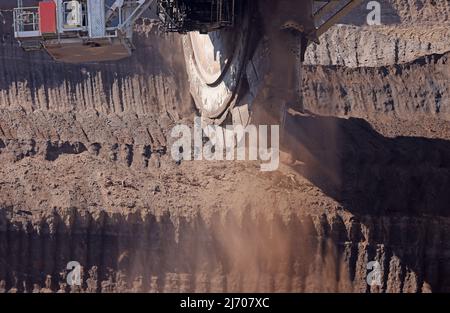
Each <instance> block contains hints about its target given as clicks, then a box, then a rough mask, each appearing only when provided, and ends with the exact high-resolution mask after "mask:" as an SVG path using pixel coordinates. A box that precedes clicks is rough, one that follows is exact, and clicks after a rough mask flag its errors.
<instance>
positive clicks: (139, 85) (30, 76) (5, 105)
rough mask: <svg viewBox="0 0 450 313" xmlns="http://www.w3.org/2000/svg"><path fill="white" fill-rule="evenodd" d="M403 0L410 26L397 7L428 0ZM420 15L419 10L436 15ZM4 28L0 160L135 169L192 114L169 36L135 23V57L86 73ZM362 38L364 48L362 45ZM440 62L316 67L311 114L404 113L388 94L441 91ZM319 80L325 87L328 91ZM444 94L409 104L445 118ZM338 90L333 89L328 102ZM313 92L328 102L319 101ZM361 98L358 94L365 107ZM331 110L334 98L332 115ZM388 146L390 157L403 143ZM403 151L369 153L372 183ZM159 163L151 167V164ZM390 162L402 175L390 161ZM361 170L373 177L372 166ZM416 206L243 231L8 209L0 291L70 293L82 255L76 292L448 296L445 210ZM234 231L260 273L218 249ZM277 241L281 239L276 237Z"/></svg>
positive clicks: (71, 210)
mask: <svg viewBox="0 0 450 313" xmlns="http://www.w3.org/2000/svg"><path fill="white" fill-rule="evenodd" d="M429 2H430V3H431V2H433V3H441V1H429ZM442 2H444V1H442ZM395 3H397V4H398V7H399V8H401V10H400V11H401V12H403V13H401V14H400V16H401V18H402V19H403V20H405V21H408V22H409V21H410V20H411V19H413V17H410V13H405V12H407V11H405V10H404V6H400V4H401V3H405V5H406V4H407V5H408V7H409V8H410V10H412V11H414V10H416V5H417V6H420V5H419V4H418V3H427V2H426V1H406V0H405V1H396V2H395ZM13 4H15V1H12V0H11V1H2V4H1V6H2V8H3V7H10V6H12V5H13ZM430 5H431V4H425V5H424V7H425V8H429V7H430ZM441 9H442V6H440V5H439V7H438V10H436V11H435V12H444V13H442V15H439V16H443V15H444V14H445V10H441ZM408 12H409V11H408ZM418 12H419V13H418V14H419V16H422V15H423V16H432V15H429V14H428V13H427V14H425V13H423V14H422V13H420V12H422V11H420V10H419V11H418ZM439 14H441V13H439ZM411 16H412V15H411ZM5 25H6V26H5ZM7 25H8V23H6V24H4V25H2V26H0V27H1V30H0V35H1V36H2V38H3V41H2V45H1V47H0V62H1V65H0V66H1V69H2V70H1V71H0V108H1V114H0V157H1V158H2V164H3V165H5V166H7V165H10V164H15V163H16V162H19V161H23V160H25V161H26V160H27V159H30V158H31V157H35V156H38V157H40V158H41V159H42V160H45V161H46V162H47V161H48V162H53V161H55V160H57V159H58V157H59V156H63V155H66V154H73V155H78V154H80V153H90V154H92V155H93V156H95V157H100V158H104V159H105V160H110V162H117V163H119V164H121V165H124V166H127V167H130V168H131V169H137V170H140V169H145V168H148V167H154V168H156V169H157V168H158V167H160V166H161V163H164V162H165V161H164V160H166V159H167V158H166V151H167V143H166V133H165V132H166V131H167V126H168V125H170V124H172V123H173V122H174V121H177V120H178V119H179V118H182V117H184V115H183V112H187V113H191V112H192V111H190V110H191V102H190V97H189V96H188V94H187V92H186V91H185V90H187V88H185V84H186V82H185V77H184V74H183V72H182V71H181V70H180V69H179V67H177V66H178V65H179V64H180V63H179V62H180V61H179V60H178V59H177V58H171V57H170V56H171V55H172V53H171V52H172V51H176V53H179V52H180V50H179V45H178V43H177V40H176V39H172V38H168V39H167V38H166V39H164V41H163V42H168V44H167V45H168V46H169V47H172V50H170V49H169V50H165V49H164V46H163V48H162V49H161V48H155V47H158V43H160V42H161V40H160V38H159V37H158V36H156V35H155V34H154V33H152V32H147V29H148V28H147V26H148V25H147V26H146V25H138V26H137V28H138V33H137V38H136V39H137V47H138V50H137V51H136V54H135V56H133V57H132V58H131V59H129V60H125V61H122V62H119V63H113V64H93V65H83V66H78V65H66V64H55V63H53V62H51V60H50V59H49V58H48V56H46V55H45V54H43V53H31V54H28V53H24V52H22V51H21V50H20V49H19V48H18V47H17V44H15V43H14V40H13V39H12V38H11V32H10V29H9V28H8V27H7ZM155 43H156V46H155ZM363 44H364V42H361V46H362V45H363ZM173 47H176V48H173ZM380 49H381V48H380ZM161 51H163V52H161ZM164 51H165V52H164ZM162 54H164V55H162ZM366 57H367V59H370V58H369V57H368V56H366ZM446 58H447V56H446V55H442V56H433V57H425V58H424V59H422V60H425V61H421V60H419V61H412V62H409V63H405V64H400V65H397V66H390V67H376V68H372V69H364V68H356V69H343V68H334V67H315V66H310V67H308V68H307V70H306V72H307V75H306V78H305V79H306V85H305V94H306V95H305V99H306V101H309V102H308V103H309V104H308V105H309V106H310V107H311V108H312V109H315V110H318V111H320V112H326V113H329V114H336V115H340V114H347V115H352V114H355V115H364V114H366V111H365V107H370V108H374V110H376V109H377V108H379V110H378V111H380V112H381V113H384V112H385V109H384V108H385V107H388V108H391V107H397V106H400V107H401V106H402V103H403V102H401V101H400V100H401V97H400V95H401V93H402V92H405V91H398V92H397V93H394V92H393V91H392V90H394V88H397V90H403V88H404V86H407V85H409V84H411V86H413V85H414V84H415V82H416V80H417V75H422V76H424V77H430V79H425V80H424V81H423V84H422V85H421V87H422V88H424V90H425V91H426V90H432V94H435V92H436V91H435V90H436V86H435V85H436V84H437V83H436V82H435V81H434V80H433V79H432V77H434V75H448V74H445V71H447V70H445V69H447V68H448V62H447V61H446ZM426 60H431V61H426ZM319 63H320V62H319ZM172 65H177V66H172ZM443 69H444V70H445V71H443ZM419 72H420V74H418V73H419ZM330 77H331V78H332V79H330ZM334 77H335V78H334ZM445 77H447V78H448V76H444V78H445ZM360 79H362V80H365V81H367V82H368V83H367V84H365V85H363V84H361V86H360V89H358V93H357V94H359V95H361V96H349V95H352V94H356V92H353V93H351V92H349V91H348V90H349V89H351V88H354V87H353V86H354V83H355V81H358V80H360ZM323 81H327V82H328V83H327V84H328V85H327V86H326V88H325V87H323V86H324V85H323V84H325V83H323ZM320 82H322V83H320ZM386 82H389V84H388V83H386ZM320 84H322V87H321V85H320ZM439 88H441V91H440V92H441V93H442V94H441V95H440V96H438V97H431V99H430V93H429V92H417V95H414V96H415V97H414V101H417V102H418V103H424V107H425V108H426V110H425V112H426V113H429V114H435V113H436V103H433V102H430V101H433V99H434V101H436V99H438V100H439V99H441V100H440V101H441V104H440V105H439V108H440V112H441V114H444V113H445V112H447V113H448V110H449V109H448V102H443V101H448V100H445V99H448V89H445V88H444V87H439ZM447 88H448V87H447ZM330 90H337V91H339V93H337V94H335V96H333V97H331V98H330V95H329V91H330ZM373 90H376V92H374V91H373ZM390 90H391V91H390ZM411 92H412V91H411ZM411 92H410V91H408V90H407V91H406V94H405V96H410V95H411ZM394 94H395V95H396V96H395V97H394V96H393V95H394ZM317 98H319V99H322V100H321V101H320V102H317V100H316V99H317ZM313 99H314V101H313ZM360 99H364V106H365V107H364V106H363V105H362V104H360V102H359V100H360ZM437 102H438V103H439V101H437ZM324 103H329V104H328V105H326V107H325V108H324V107H322V106H323V105H325V104H324ZM444 104H445V105H444ZM180 108H181V110H180ZM336 108H337V109H336ZM349 108H351V109H349ZM415 110H416V109H415V107H412V108H408V107H406V106H404V107H403V108H402V109H400V111H399V112H400V113H401V112H406V113H405V116H406V115H408V114H409V113H411V112H415ZM411 116H414V115H411ZM356 127H360V126H356ZM361 129H362V130H364V129H365V127H363V126H361ZM350 130H351V129H350ZM353 130H355V129H353ZM371 138H372V140H373V139H374V138H375V137H371ZM355 140H356V139H355ZM386 140H387V139H380V138H379V139H377V140H376V143H377V144H381V145H382V147H384V146H385V141H386ZM355 143H358V141H356V142H355ZM377 144H375V145H374V147H375V149H377V148H376V147H378V146H377ZM399 149H400V148H399ZM381 150H382V148H380V150H377V151H381ZM130 151H134V153H130ZM136 151H137V152H136ZM149 151H153V153H149ZM390 151H396V150H395V143H392V146H391V148H390ZM400 152H401V153H400ZM400 152H399V153H398V154H394V153H393V154H389V153H388V154H387V155H388V157H387V159H382V158H381V159H380V160H381V161H380V162H379V163H377V162H376V161H377V158H374V159H373V161H374V162H375V164H378V165H379V167H375V169H377V168H380V171H379V172H377V173H378V174H377V175H381V174H380V173H384V172H383V170H382V166H383V165H385V164H386V163H389V162H390V161H389V160H392V156H395V155H404V153H405V152H404V151H400ZM406 152H407V151H406ZM352 153H353V154H350V156H351V160H360V161H361V160H362V158H365V157H367V155H363V154H359V153H358V151H354V150H352ZM155 155H156V156H158V158H157V159H156V160H154V159H153V158H152V157H153V156H155ZM376 155H377V154H376V153H375V154H371V155H370V157H372V156H376ZM383 155H385V154H383ZM426 156H427V154H426V153H423V154H422V156H421V157H422V159H420V156H419V157H418V159H417V160H416V161H414V162H413V165H419V164H424V165H423V167H422V170H423V171H430V168H431V172H430V173H432V171H433V170H436V171H437V170H439V171H441V173H443V174H441V176H439V177H438V179H437V182H436V184H435V185H433V186H439V185H441V186H448V181H446V180H445V179H447V178H448V175H447V174H448V164H446V163H445V160H448V159H449V154H448V151H446V150H445V149H443V150H439V153H438V154H437V156H435V157H433V158H431V159H429V158H427V157H426ZM33 160H34V161H33V162H38V161H39V160H38V159H37V158H36V159H33ZM149 160H150V161H149ZM349 160H350V159H347V161H349ZM421 160H422V161H426V162H421ZM442 160H443V161H442ZM356 163H358V162H356ZM356 163H355V164H356ZM361 163H362V162H361ZM50 164H51V163H50ZM111 164H113V163H111ZM349 164H350V163H349ZM389 164H391V165H392V168H395V162H394V163H392V162H391V163H389ZM356 169H357V167H356V168H355V170H356ZM366 170H369V171H374V167H370V168H366ZM410 170H411V169H410V168H409V167H405V168H403V169H402V170H399V171H397V172H396V171H393V172H392V173H394V174H395V173H397V174H398V173H403V174H404V173H409V172H410ZM442 171H444V172H442ZM445 171H446V172H445ZM10 175H14V174H13V173H10ZM405 175H406V174H405ZM381 177H383V175H381ZM408 177H409V176H408ZM417 179H419V181H421V180H420V178H417V177H416V178H414V177H409V178H408V180H406V183H405V182H403V184H399V187H401V188H403V189H402V190H403V191H405V190H406V191H408V190H409V192H414V191H415V190H417V189H414V188H413V187H415V188H417V186H416V183H417ZM366 183H367V182H366ZM423 183H424V184H425V183H426V182H423ZM433 186H430V188H432V187H433ZM354 187H355V188H357V190H360V194H363V193H364V190H367V188H366V187H367V186H366V185H364V182H362V185H358V184H356V185H355V186H354ZM358 188H359V189H358ZM374 188H375V187H374ZM380 188H381V187H380ZM419 190H420V188H419ZM385 192H386V191H385ZM388 194H389V193H388ZM431 194H432V193H431ZM438 194H441V192H439V193H438ZM435 198H436V197H435ZM416 200H417V201H416V202H415V203H414V208H415V211H414V212H411V211H409V210H408V206H409V205H407V204H405V203H403V204H402V203H401V204H399V205H397V206H396V207H397V208H398V210H397V211H396V212H395V214H388V213H386V212H384V213H383V212H381V213H380V212H378V213H377V214H376V215H374V214H373V213H371V211H370V205H368V204H367V203H365V205H364V203H363V204H361V203H355V206H358V205H360V206H361V207H363V208H362V209H361V212H362V214H354V215H355V216H353V217H350V218H349V217H348V216H347V217H345V218H344V217H343V216H341V215H340V214H341V213H342V211H345V210H347V208H346V207H344V208H340V209H339V210H336V212H341V213H327V214H324V215H319V216H309V215H306V216H304V217H301V218H291V219H289V220H287V221H285V220H282V221H281V220H280V219H276V218H275V219H274V218H268V217H267V218H265V217H261V218H259V219H258V220H255V219H254V217H246V218H244V219H243V221H242V222H241V224H240V225H241V226H240V227H239V228H238V229H236V228H235V226H234V225H235V224H236V223H233V222H229V221H227V219H224V218H222V217H217V218H213V219H212V220H211V221H209V222H208V223H207V222H206V221H205V220H204V218H203V217H202V216H198V217H197V218H194V219H189V220H185V219H183V218H182V217H180V216H168V215H162V216H157V215H153V214H152V213H148V212H146V211H145V210H140V209H139V208H137V209H136V210H135V213H126V214H125V213H104V212H103V213H99V212H90V211H88V210H86V209H85V207H84V205H83V204H78V205H77V204H73V205H72V206H68V207H67V208H65V209H63V210H62V211H58V210H54V211H53V212H49V211H47V212H44V213H41V214H33V215H32V216H30V215H29V211H32V210H33V208H32V207H25V206H23V205H18V204H15V203H10V202H9V203H2V204H1V206H2V210H1V211H0V291H33V290H34V291H42V292H46V291H58V290H65V291H68V290H69V288H68V287H67V286H65V285H64V283H65V277H66V275H67V272H68V271H64V270H62V269H64V267H65V265H66V264H67V262H68V261H70V260H74V259H75V260H81V261H83V262H82V263H83V264H84V265H85V267H84V268H83V270H82V274H83V277H84V284H83V286H82V287H81V288H74V290H75V291H79V290H80V289H82V290H86V291H125V290H135V291H239V290H246V291H255V290H260V291H272V290H275V291H305V290H306V291H314V290H319V291H326V290H328V291H335V290H341V291H342V290H343V291H349V290H353V291H363V292H364V291H368V290H371V291H373V292H377V291H391V292H401V291H403V292H417V291H424V292H426V291H430V290H434V291H449V290H450V281H449V280H448V277H450V262H449V253H450V252H449V251H450V247H449V244H448V243H449V242H450V238H449V237H448V236H449V234H450V231H449V225H450V223H449V219H448V212H446V211H445V206H444V207H442V204H441V209H440V210H437V211H433V210H432V209H430V213H429V214H428V213H426V212H422V211H421V210H423V208H428V206H427V203H431V205H430V207H433V204H434V203H433V199H432V198H429V197H420V196H418V197H417V199H416ZM384 201H385V202H383V203H381V205H386V206H387V207H388V206H389V205H392V203H395V199H385V200H384ZM400 202H401V201H400ZM17 203H20V200H17ZM352 214H353V213H352V212H351V210H350V215H352ZM347 215H348V214H347ZM231 220H232V217H231ZM229 228H232V229H235V230H236V232H235V234H236V238H239V240H238V241H236V244H238V243H239V242H240V244H242V245H244V247H252V249H254V250H251V249H250V250H249V251H250V252H251V253H249V256H248V258H250V260H252V261H253V262H256V265H255V266H254V267H252V268H253V270H254V272H247V267H245V266H244V265H242V263H245V264H247V262H248V260H247V259H246V258H244V259H241V258H239V257H238V256H236V255H234V254H233V253H230V252H229V251H228V250H227V248H226V247H225V246H223V245H222V246H221V245H217V240H218V239H217V238H220V236H219V235H217V232H220V231H221V230H222V231H225V230H226V229H229ZM268 228H276V229H279V230H280V231H278V232H272V235H271V234H270V233H269V234H268V233H267V232H258V231H257V230H258V229H268ZM261 233H262V234H264V235H263V236H265V237H261V238H262V239H261V238H258V239H261V240H258V241H257V242H260V243H271V244H272V246H277V243H283V244H282V245H278V246H281V247H282V248H281V251H280V252H279V253H278V254H275V255H270V256H267V255H266V253H267V249H265V248H264V246H263V245H259V246H256V247H255V246H254V244H253V243H254V241H253V240H251V238H252V237H255V236H258V235H260V234H261ZM274 233H277V234H282V235H278V236H274V235H273V234H274ZM246 238H247V239H246ZM248 238H250V239H248ZM245 240H248V243H247V244H246V243H245ZM242 241H243V243H242ZM205 247H207V248H205ZM244 250H245V249H244ZM239 251H241V250H239ZM252 258H256V259H257V260H256V261H255V260H254V259H252ZM374 259H375V260H378V261H379V262H380V264H381V266H382V278H383V283H382V286H381V287H372V288H370V287H369V286H368V285H367V284H366V283H365V275H366V268H365V266H366V264H367V262H368V261H369V260H374ZM261 260H262V261H261ZM240 262H241V263H240ZM236 264H237V265H236ZM242 268H245V270H241V269H242Z"/></svg>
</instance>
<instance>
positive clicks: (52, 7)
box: [39, 1, 57, 34]
mask: <svg viewBox="0 0 450 313" xmlns="http://www.w3.org/2000/svg"><path fill="white" fill-rule="evenodd" d="M39 30H40V31H41V34H56V30H57V28H56V3H55V2H54V1H41V2H39Z"/></svg>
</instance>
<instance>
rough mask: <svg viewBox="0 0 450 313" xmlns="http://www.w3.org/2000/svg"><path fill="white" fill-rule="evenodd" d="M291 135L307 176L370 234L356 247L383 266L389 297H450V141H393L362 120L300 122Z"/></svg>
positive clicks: (291, 126) (293, 123)
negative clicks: (423, 293) (437, 294)
mask: <svg viewBox="0 0 450 313" xmlns="http://www.w3.org/2000/svg"><path fill="white" fill-rule="evenodd" d="M286 129H288V130H289V131H288V133H286V134H285V142H284V144H285V145H286V146H287V147H289V149H290V150H291V151H292V153H293V154H294V155H295V157H296V158H297V159H298V160H299V161H301V162H302V163H301V164H299V165H297V166H296V169H297V170H298V171H299V173H301V174H302V175H303V176H305V177H306V178H308V179H309V180H310V181H311V182H312V183H314V184H315V185H316V186H318V187H319V188H320V189H321V190H322V191H323V192H325V193H326V194H327V195H328V196H330V197H332V198H334V199H335V200H337V201H338V202H339V203H340V204H341V205H342V207H343V208H344V209H345V210H348V211H350V212H351V213H352V214H353V215H354V220H353V222H354V223H355V224H356V225H364V227H365V228H366V230H365V231H363V232H362V234H363V236H362V237H360V238H358V236H359V235H358V236H356V237H354V238H350V239H351V240H353V241H356V242H358V241H361V242H366V243H367V251H366V252H367V260H366V261H367V262H369V261H371V260H377V261H379V262H380V264H381V266H382V273H383V274H382V275H383V287H382V288H381V289H382V290H385V291H410V292H411V291H412V292H417V291H426V290H427V288H428V287H427V286H429V288H430V289H431V290H433V291H440V292H449V291H450V280H449V277H450V275H449V274H450V219H449V216H450V193H449V192H448V191H449V190H450V141H448V140H441V139H429V138H420V137H397V138H386V137H384V136H383V135H381V134H379V133H378V132H376V131H375V130H374V129H373V128H372V127H371V125H370V124H369V123H368V122H366V121H365V120H363V119H359V118H349V119H345V118H336V117H324V116H302V115H298V114H297V115H293V116H290V118H288V119H287V124H286ZM351 228H353V226H352V227H351ZM358 229H359V227H358ZM395 285H397V286H395Z"/></svg>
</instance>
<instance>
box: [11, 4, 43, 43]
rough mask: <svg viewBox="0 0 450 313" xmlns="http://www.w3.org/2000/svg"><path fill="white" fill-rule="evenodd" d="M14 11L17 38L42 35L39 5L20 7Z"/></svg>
mask: <svg viewBox="0 0 450 313" xmlns="http://www.w3.org/2000/svg"><path fill="white" fill-rule="evenodd" d="M13 13H14V14H13V16H14V35H15V37H16V38H26V37H38V36H40V32H39V8H38V7H20V8H16V9H14V12H13Z"/></svg>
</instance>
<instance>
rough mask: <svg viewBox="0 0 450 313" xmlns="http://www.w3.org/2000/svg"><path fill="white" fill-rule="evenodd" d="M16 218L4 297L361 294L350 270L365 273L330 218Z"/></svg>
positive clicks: (1, 268) (1, 231)
mask: <svg viewBox="0 0 450 313" xmlns="http://www.w3.org/2000/svg"><path fill="white" fill-rule="evenodd" d="M8 214H9V213H8V210H7V209H4V210H1V211H0V292H4V291H5V290H6V291H18V292H32V291H34V292H44V291H53V292H55V291H65V292H69V291H80V290H84V291H87V292H99V291H102V292H124V291H135V292H142V291H144V292H239V291H253V292H255V291H260V292H261V291H265V292H269V291H272V292H283V291H285V292H290V291H291V292H301V291H329V292H336V291H351V290H352V289H351V284H350V279H351V278H349V277H347V276H346V275H345V274H344V273H348V272H351V273H354V272H355V269H354V268H353V269H350V268H346V266H347V264H350V263H349V262H344V259H343V258H342V257H341V256H342V255H343V254H344V253H343V251H344V245H343V244H341V245H338V249H336V244H337V243H338V242H341V243H342V242H344V241H345V239H346V238H345V235H344V233H345V231H344V230H345V226H344V224H343V222H342V220H340V219H336V220H335V221H334V222H333V223H332V224H329V223H328V222H327V219H326V217H322V218H320V219H319V224H320V226H319V227H318V226H314V221H313V220H312V218H311V217H309V216H307V217H304V218H299V217H294V216H292V217H290V218H289V221H286V220H285V219H283V218H282V217H281V216H274V217H272V218H270V219H269V218H266V217H258V218H255V217H252V216H251V214H250V213H249V212H247V213H244V215H243V216H242V217H240V218H237V217H236V216H234V215H233V214H232V213H227V214H216V215H213V216H212V217H211V219H210V220H209V222H208V223H207V222H205V220H204V219H203V218H202V217H200V216H199V215H197V216H196V217H195V216H194V217H192V218H190V219H189V220H188V219H184V218H176V217H174V216H170V215H169V214H164V215H163V216H160V217H156V216H154V215H152V214H149V213H143V212H136V213H130V214H128V215H125V214H119V213H117V214H106V213H105V212H100V213H96V214H89V213H86V212H81V211H77V210H76V209H73V210H72V211H69V212H66V213H65V214H64V216H61V215H59V214H58V213H57V212H53V213H52V214H49V215H48V217H47V218H46V219H43V220H41V222H40V223H38V224H32V223H31V222H23V221H20V219H16V220H14V221H12V220H11V219H10V218H9V217H8ZM329 238H330V239H329ZM333 242H335V243H333ZM353 250H355V249H353ZM356 250H357V249H356ZM73 260H76V261H78V262H79V263H80V264H82V266H83V268H82V271H81V273H82V282H83V283H82V285H81V286H79V287H78V286H74V287H69V286H67V283H66V278H67V275H68V273H69V271H68V270H66V265H67V263H68V262H70V261H73ZM354 261H355V263H356V259H355V260H354ZM352 264H353V263H351V264H350V266H354V265H355V264H353V265H352Z"/></svg>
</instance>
